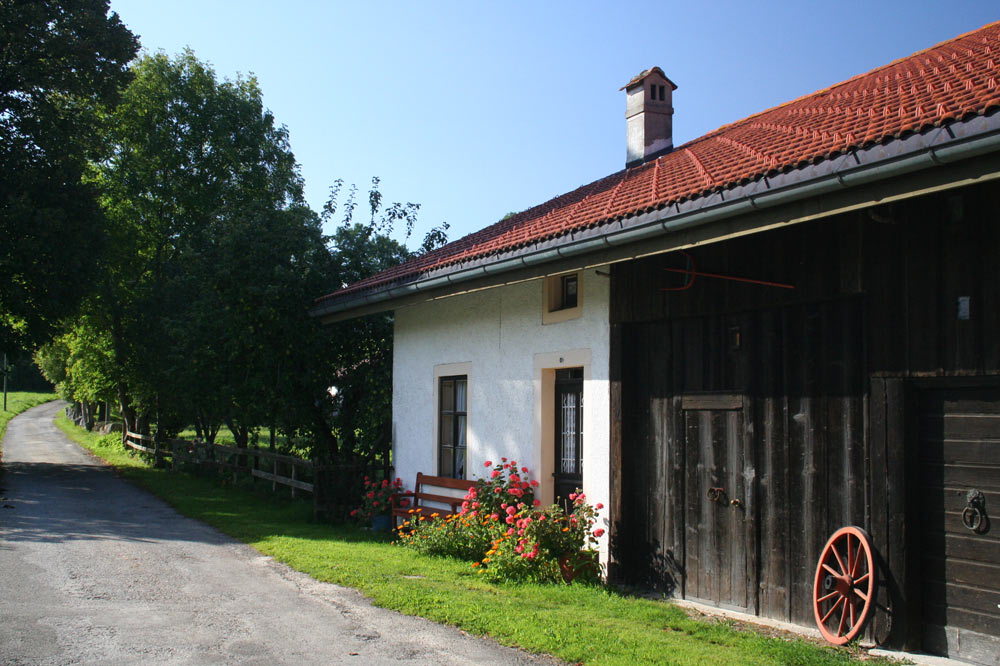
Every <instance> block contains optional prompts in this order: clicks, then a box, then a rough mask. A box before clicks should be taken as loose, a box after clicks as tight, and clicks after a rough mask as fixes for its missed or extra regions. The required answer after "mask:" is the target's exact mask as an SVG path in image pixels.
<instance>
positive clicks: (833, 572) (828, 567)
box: [823, 562, 842, 578]
mask: <svg viewBox="0 0 1000 666" xmlns="http://www.w3.org/2000/svg"><path fill="white" fill-rule="evenodd" d="M823 568H824V569H826V570H827V571H829V572H830V575H832V576H835V577H836V578H840V576H841V575H842V574H841V573H840V572H839V571H836V570H834V568H833V567H831V566H830V565H829V564H827V563H826V562H824V563H823Z"/></svg>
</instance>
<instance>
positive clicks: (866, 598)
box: [854, 588, 869, 603]
mask: <svg viewBox="0 0 1000 666" xmlns="http://www.w3.org/2000/svg"><path fill="white" fill-rule="evenodd" d="M854 594H856V595H858V596H859V597H861V598H862V599H864V600H865V603H868V598H869V597H868V595H867V594H865V593H864V592H862V591H861V590H859V589H858V588H854Z"/></svg>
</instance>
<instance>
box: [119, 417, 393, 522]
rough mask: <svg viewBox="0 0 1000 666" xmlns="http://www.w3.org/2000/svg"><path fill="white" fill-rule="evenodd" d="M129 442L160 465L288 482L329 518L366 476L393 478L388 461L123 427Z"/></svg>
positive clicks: (343, 513)
mask: <svg viewBox="0 0 1000 666" xmlns="http://www.w3.org/2000/svg"><path fill="white" fill-rule="evenodd" d="M124 441H125V446H127V447H128V448H131V449H134V450H136V451H140V452H142V453H145V454H147V455H149V456H152V458H153V462H154V464H155V465H157V466H166V465H167V464H168V461H169V465H170V467H171V468H173V469H181V468H195V469H207V470H212V471H215V472H223V473H232V474H233V478H234V480H235V479H236V478H237V477H238V476H239V475H241V474H243V475H249V476H250V477H251V478H255V479H262V480H264V481H270V482H271V490H272V491H276V490H277V489H278V487H279V486H282V487H286V488H289V489H290V491H291V495H292V497H295V496H296V494H297V493H298V492H299V491H302V492H308V493H311V494H312V496H313V503H314V509H315V512H316V515H317V516H319V517H321V518H326V519H331V520H343V519H345V518H347V516H348V514H349V512H350V511H351V509H353V508H356V507H357V506H358V505H359V504H360V503H361V495H362V492H363V491H364V482H365V478H366V477H367V478H369V479H372V480H376V481H381V480H382V479H391V478H392V467H391V466H390V465H389V463H388V451H386V452H385V453H384V454H383V458H384V460H385V462H383V463H381V464H375V463H373V462H372V461H369V460H364V459H360V458H352V459H350V460H348V461H337V462H329V461H313V460H305V459H303V458H296V457H295V456H287V455H281V454H278V453H273V452H272V451H269V450H266V449H257V448H246V449H240V448H236V447H233V446H223V445H220V444H207V443H205V442H202V441H200V440H186V439H168V440H157V439H156V438H155V437H154V436H152V435H140V434H137V433H134V432H126V433H125V438H124Z"/></svg>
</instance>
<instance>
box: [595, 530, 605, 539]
mask: <svg viewBox="0 0 1000 666" xmlns="http://www.w3.org/2000/svg"><path fill="white" fill-rule="evenodd" d="M594 536H595V537H597V538H601V537H602V536H604V530H603V529H602V528H598V529H596V530H594Z"/></svg>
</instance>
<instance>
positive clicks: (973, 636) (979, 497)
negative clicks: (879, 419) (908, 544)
mask: <svg viewBox="0 0 1000 666" xmlns="http://www.w3.org/2000/svg"><path fill="white" fill-rule="evenodd" d="M918 409H919V430H918V436H917V442H915V443H916V444H917V446H918V447H919V449H918V450H919V464H920V472H919V475H918V486H919V492H918V493H917V494H918V496H919V497H920V507H919V518H920V519H919V520H918V521H917V529H918V530H919V539H918V543H917V544H916V546H917V548H918V552H919V558H920V569H919V587H920V589H921V590H922V593H923V595H922V596H923V598H922V600H921V601H922V604H921V607H922V611H923V623H924V627H923V631H922V636H923V639H924V648H925V649H927V650H928V651H929V652H933V653H936V654H947V655H949V656H951V657H958V658H960V659H966V660H969V661H973V662H977V663H984V664H985V663H989V664H995V663H997V661H996V660H997V655H1000V387H998V386H993V387H963V388H934V389H925V390H923V391H921V393H920V400H919V407H918Z"/></svg>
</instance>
